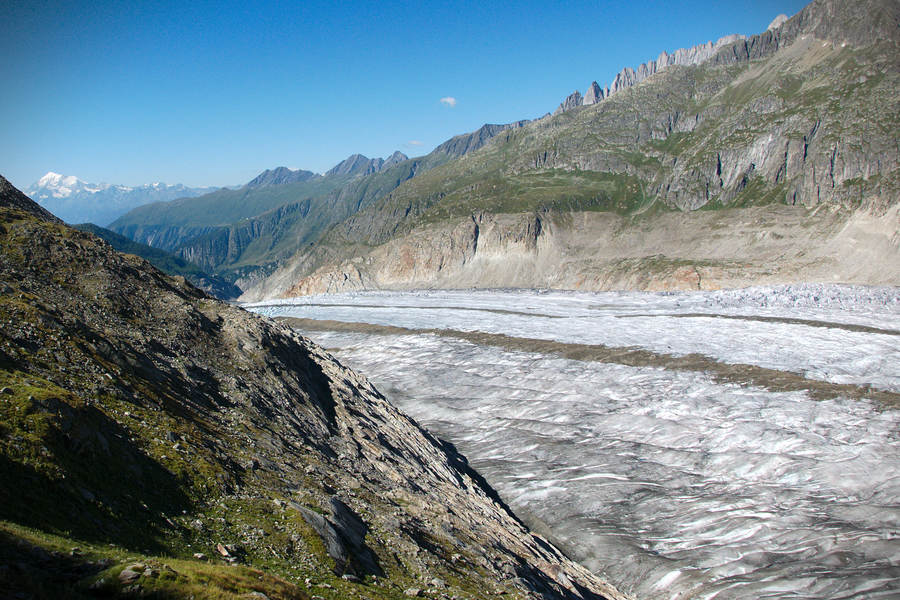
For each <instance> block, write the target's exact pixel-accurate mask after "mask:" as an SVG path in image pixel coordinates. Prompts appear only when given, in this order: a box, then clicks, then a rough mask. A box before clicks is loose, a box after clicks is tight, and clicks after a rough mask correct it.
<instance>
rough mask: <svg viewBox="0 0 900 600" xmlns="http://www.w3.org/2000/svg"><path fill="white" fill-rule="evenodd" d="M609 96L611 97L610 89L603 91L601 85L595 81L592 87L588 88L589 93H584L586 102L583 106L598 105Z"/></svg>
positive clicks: (584, 101)
mask: <svg viewBox="0 0 900 600" xmlns="http://www.w3.org/2000/svg"><path fill="white" fill-rule="evenodd" d="M608 95H609V90H608V89H607V90H603V89H602V88H601V87H600V86H599V85H597V82H596V81H594V82H593V83H591V85H590V87H588V89H587V91H586V92H585V93H584V100H583V102H582V104H584V105H589V104H597V103H598V102H600V101H601V100H603V99H604V98H606V97H607V96H608Z"/></svg>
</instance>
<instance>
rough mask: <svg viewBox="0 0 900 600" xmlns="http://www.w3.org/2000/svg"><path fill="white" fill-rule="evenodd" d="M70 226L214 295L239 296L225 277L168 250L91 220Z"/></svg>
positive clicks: (238, 292) (236, 289) (222, 296)
mask: <svg viewBox="0 0 900 600" xmlns="http://www.w3.org/2000/svg"><path fill="white" fill-rule="evenodd" d="M73 227H74V228H75V229H78V230H79V231H85V232H87V233H92V234H94V235H96V236H97V237H99V238H101V239H103V240H105V241H106V242H107V243H108V244H109V245H110V246H112V247H113V248H115V249H116V250H118V251H119V252H124V253H125V254H134V255H135V256H140V257H141V258H143V259H144V260H146V261H147V262H149V263H150V264H151V265H153V266H154V267H156V268H157V269H159V270H160V271H162V272H164V273H168V274H169V275H178V276H181V277H184V278H185V279H187V280H188V281H190V282H191V283H193V284H194V285H196V286H198V287H202V288H203V289H205V290H207V291H208V292H209V293H211V294H213V295H214V296H216V297H219V298H222V299H225V300H230V299H232V298H237V297H238V296H240V293H241V291H240V289H239V288H237V287H235V286H234V285H232V284H231V283H229V282H228V281H225V280H224V279H221V278H219V277H216V276H214V275H210V274H209V273H207V272H206V271H204V270H203V269H201V268H200V267H198V266H197V265H195V264H193V263H190V262H188V261H186V260H184V259H182V258H179V257H177V256H175V255H173V254H170V253H169V252H166V251H165V250H160V249H159V248H153V247H151V246H148V245H146V244H141V243H140V242H135V241H132V240H130V239H128V238H127V237H125V236H124V235H119V234H118V233H116V232H115V231H110V230H109V229H105V228H103V227H98V226H97V225H94V224H93V223H82V224H80V225H73Z"/></svg>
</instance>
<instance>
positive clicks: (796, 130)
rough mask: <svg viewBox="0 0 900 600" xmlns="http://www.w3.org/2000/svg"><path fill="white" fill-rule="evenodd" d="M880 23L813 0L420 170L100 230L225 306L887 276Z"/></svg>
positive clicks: (870, 4) (896, 178)
mask: <svg viewBox="0 0 900 600" xmlns="http://www.w3.org/2000/svg"><path fill="white" fill-rule="evenodd" d="M898 13H900V9H898V6H897V4H896V3H895V2H890V1H887V0H864V2H862V3H861V4H859V6H858V7H856V8H850V7H848V6H846V5H844V4H841V3H837V2H834V1H831V0H815V1H814V2H812V3H810V4H809V5H808V6H806V7H805V8H804V9H803V10H802V11H800V12H799V13H798V14H796V15H794V16H793V17H790V18H788V17H786V16H784V15H781V16H779V17H777V18H776V19H775V20H773V22H772V23H771V25H770V26H769V28H768V29H767V30H766V31H764V32H761V33H759V34H756V35H751V36H741V35H732V36H726V37H724V38H721V39H719V40H717V41H716V42H707V43H704V44H700V45H698V46H695V47H692V48H686V49H679V50H674V51H671V52H669V51H664V52H662V53H661V54H660V55H659V56H658V57H657V58H656V59H654V60H650V61H647V62H645V63H643V64H641V65H639V66H637V67H636V68H630V67H629V68H625V69H623V70H622V71H620V72H619V73H618V74H617V75H616V76H615V78H614V79H613V80H612V82H611V83H610V85H609V86H607V87H603V88H601V87H600V85H599V84H596V82H594V83H593V84H591V86H589V88H588V90H587V91H586V93H585V94H584V95H582V94H581V93H580V92H575V93H573V94H572V95H570V96H569V97H568V98H566V99H565V100H564V101H563V102H562V103H561V105H560V107H559V108H558V109H557V110H556V111H555V112H554V113H553V114H550V113H548V114H547V115H545V116H544V117H542V118H540V119H536V120H533V121H528V120H523V121H519V122H516V123H510V124H500V125H485V126H484V127H482V128H481V129H479V130H477V131H475V132H472V133H469V134H464V135H461V136H457V137H455V138H453V139H451V140H448V141H447V142H445V143H444V144H441V145H440V146H438V147H437V148H436V149H435V150H434V151H433V152H432V153H430V154H428V155H426V156H423V157H418V158H411V159H407V158H406V157H405V156H402V155H398V154H397V153H395V154H394V155H393V156H392V157H390V158H389V159H387V160H385V159H368V158H366V157H362V156H359V155H354V156H351V157H349V158H348V159H347V160H345V161H343V162H341V163H340V164H339V165H337V166H336V167H335V168H334V169H331V170H330V171H328V172H327V173H325V174H324V175H322V176H315V177H313V176H308V175H307V174H305V173H304V174H302V175H301V177H302V178H303V179H302V181H294V180H290V179H289V178H288V179H284V178H282V179H278V177H275V176H270V177H272V178H273V179H272V180H273V182H276V180H277V183H275V184H274V185H268V186H257V187H254V186H245V187H244V188H241V189H240V190H222V191H219V192H215V193H213V194H208V195H205V196H202V197H200V198H195V199H181V200H178V201H175V202H169V203H158V204H155V205H151V206H146V207H142V208H138V209H136V210H134V211H132V212H130V213H128V214H126V215H123V216H122V217H121V218H119V219H118V220H117V221H116V222H114V223H113V224H111V226H110V228H111V229H113V230H114V231H116V232H118V233H120V234H122V235H125V236H127V237H130V238H132V239H135V240H137V241H140V242H143V243H147V244H149V245H151V246H155V247H159V248H162V249H165V250H167V251H170V252H173V253H175V254H177V255H179V256H181V257H182V258H184V259H186V260H189V261H191V262H194V263H196V264H198V265H200V266H201V267H203V268H204V269H206V270H209V271H211V272H215V273H216V274H218V275H221V276H223V277H225V278H226V279H228V280H229V281H233V282H235V283H236V284H237V285H238V286H239V287H240V288H241V289H243V290H244V296H243V299H245V300H253V299H261V298H264V297H270V296H277V295H282V294H288V295H291V294H307V293H315V292H326V291H340V290H348V289H379V288H410V287H467V286H487V287H497V286H500V287H503V286H513V287H556V288H576V289H623V288H625V289H698V288H700V289H709V288H717V287H735V286H744V285H749V284H753V283H776V282H787V281H831V282H834V281H841V282H851V283H890V284H894V283H897V282H898V281H900V266H898V265H900V261H898V260H897V240H898V237H900V236H898V234H897V226H896V215H897V210H898V209H897V198H898V190H900V174H898V163H900V151H898V148H897V146H896V131H898V130H900V123H898V115H900V105H898V99H897V94H896V90H897V89H898V88H900V81H898V71H900V66H898V60H897V57H898V56H900V52H898V22H900V16H898ZM301 173H302V172H301ZM263 175H265V174H263ZM282 175H284V173H283V172H282ZM261 177H263V176H261ZM263 179H266V178H265V177H263ZM281 181H284V183H281Z"/></svg>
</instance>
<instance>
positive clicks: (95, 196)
mask: <svg viewBox="0 0 900 600" xmlns="http://www.w3.org/2000/svg"><path fill="white" fill-rule="evenodd" d="M214 189H215V188H189V187H186V186H184V185H181V184H180V183H179V184H175V185H168V184H165V183H150V184H147V185H142V186H138V187H128V186H124V185H113V184H109V183H87V182H85V181H82V180H80V179H78V178H77V177H75V176H74V175H60V174H59V173H54V172H52V171H51V172H49V173H47V174H46V175H44V176H43V177H41V178H40V179H39V180H38V181H37V182H36V183H34V184H33V185H32V186H31V187H29V188H28V189H27V190H26V193H27V194H28V195H29V196H30V197H31V198H33V199H34V200H35V201H36V202H37V203H38V204H40V205H41V206H43V207H44V208H46V209H47V210H49V211H50V212H52V213H53V214H54V215H56V216H58V217H59V218H60V219H62V220H63V221H65V222H66V223H96V224H98V225H106V224H108V223H111V222H112V221H114V220H115V219H116V218H117V217H119V216H121V215H124V214H125V213H127V212H128V211H129V210H131V209H133V208H136V207H138V206H141V205H144V204H149V203H150V202H161V201H165V200H174V199H175V198H191V197H194V196H199V195H201V194H206V193H208V192H211V191H213V190H214Z"/></svg>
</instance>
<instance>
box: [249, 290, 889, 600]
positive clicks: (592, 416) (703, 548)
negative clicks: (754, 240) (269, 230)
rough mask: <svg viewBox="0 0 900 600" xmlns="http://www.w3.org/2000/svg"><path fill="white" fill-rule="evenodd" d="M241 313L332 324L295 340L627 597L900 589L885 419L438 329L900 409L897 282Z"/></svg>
mask: <svg viewBox="0 0 900 600" xmlns="http://www.w3.org/2000/svg"><path fill="white" fill-rule="evenodd" d="M249 308H251V309H252V310H254V311H257V312H260V313H262V314H267V315H269V316H293V317H299V318H304V319H317V320H329V321H331V322H341V323H343V324H345V326H344V327H341V328H338V327H334V326H331V325H328V324H325V325H323V326H321V327H310V328H309V329H307V330H303V329H302V328H301V331H303V333H304V334H306V335H308V336H309V337H311V338H312V339H314V340H315V341H317V342H319V343H320V344H322V345H324V346H325V347H326V348H329V349H331V350H332V352H334V353H335V355H336V356H337V357H338V358H339V360H341V361H342V362H344V363H346V364H348V365H349V366H351V367H353V368H355V369H357V370H359V371H360V372H362V373H364V374H365V375H367V376H368V377H369V378H370V379H371V380H372V381H373V383H374V384H375V385H376V387H378V389H379V390H381V391H382V392H383V393H384V394H385V395H386V396H387V397H388V398H389V399H390V400H391V401H392V402H394V403H395V404H396V405H397V406H399V407H400V408H401V409H403V410H404V411H406V412H407V413H409V414H410V415H412V416H413V417H414V418H416V419H417V420H418V421H419V422H421V423H422V424H423V425H425V426H426V427H428V428H429V429H431V430H432V431H434V432H435V433H436V434H437V435H439V436H440V437H442V438H445V439H447V440H449V441H451V442H453V443H454V444H455V445H456V446H457V447H458V448H459V449H460V450H461V451H463V452H464V453H465V454H466V455H467V456H468V457H469V459H470V461H471V463H472V464H473V466H474V467H475V468H476V469H478V470H479V471H480V472H481V473H482V474H483V475H484V476H485V477H486V479H487V480H488V481H489V482H490V483H491V485H493V486H494V487H495V488H496V489H497V490H498V492H499V493H500V495H501V497H502V498H503V499H504V500H505V501H506V502H507V503H508V504H509V505H510V506H511V507H512V508H513V510H515V512H516V513H517V514H518V515H519V516H520V517H522V518H523V519H524V520H525V521H526V522H527V523H528V524H529V525H530V526H531V527H532V528H534V529H536V530H537V531H538V532H540V533H543V534H545V535H547V536H548V537H550V538H551V539H553V540H554V541H555V542H557V543H559V544H560V545H561V546H562V547H563V548H565V549H566V550H567V551H568V552H569V553H570V554H571V555H572V556H573V557H575V558H576V559H578V560H580V561H581V562H582V563H583V564H585V565H586V566H588V567H589V568H591V569H593V570H595V571H597V572H598V573H601V574H603V575H604V576H606V577H607V578H609V579H610V581H612V582H613V583H614V584H616V585H617V586H618V587H620V589H623V590H624V591H627V592H629V593H632V594H634V595H635V596H636V597H641V598H653V599H656V598H659V599H663V598H665V599H674V598H822V597H829V598H877V597H896V595H897V594H898V593H900V583H898V582H900V439H898V424H900V410H898V406H900V405H898V404H893V405H891V404H888V405H886V404H884V403H883V402H881V401H876V400H874V399H870V398H866V397H862V398H853V399H851V398H846V397H841V396H840V395H836V396H834V397H831V398H828V399H825V400H822V399H815V398H813V397H812V396H811V395H810V394H808V393H806V392H805V391H802V390H799V391H790V392H785V391H777V390H776V391H773V389H767V388H766V387H761V386H756V385H751V384H748V383H740V382H738V383H735V382H722V381H720V380H717V379H716V378H714V377H712V376H710V375H709V374H708V373H706V372H704V371H702V370H687V369H672V368H665V367H664V366H629V365H626V364H617V363H615V362H614V361H611V362H601V361H593V360H572V359H569V358H562V357H560V356H557V355H555V354H553V353H547V352H542V351H523V350H521V349H518V350H510V349H507V348H503V347H500V346H496V345H486V344H480V343H476V342H473V341H471V340H469V339H466V338H465V337H462V338H461V337H458V336H457V337H454V336H450V335H447V332H451V331H463V332H465V331H482V332H488V333H501V334H504V335H507V336H514V337H517V338H527V339H529V340H541V339H546V340H554V341H556V342H561V343H566V344H583V343H590V344H605V345H608V346H611V347H623V348H628V347H640V348H645V349H648V350H652V351H654V352H660V353H665V354H679V353H681V354H689V353H695V354H700V355H703V356H706V357H708V358H709V360H710V361H722V362H731V363H741V364H750V365H760V366H765V367H767V368H773V369H778V370H783V371H785V372H791V373H797V374H800V375H802V376H803V377H806V378H809V380H810V381H813V380H815V381H828V382H834V383H844V382H852V383H853V384H854V385H859V386H863V387H864V389H867V387H870V388H871V389H872V390H883V391H886V392H887V393H888V395H889V396H888V397H898V396H897V394H896V392H897V390H898V389H900V372H898V369H900V368H898V366H897V365H900V360H898V359H900V354H898V353H900V294H898V290H896V289H895V288H859V287H857V288H854V287H849V286H779V287H768V288H752V289H748V290H736V291H726V292H695V293H667V294H650V293H632V292H622V293H597V294H585V293H575V292H555V291H554V292H548V291H521V290H506V291H504V290H499V291H496V290H495V291H469V290H462V291H420V292H367V293H356V294H341V295H332V296H316V297H305V298H296V299H287V300H283V301H273V302H266V303H257V304H254V305H251V306H249ZM360 323H368V324H373V325H376V326H381V325H389V326H394V327H404V328H407V329H408V330H409V331H407V332H391V331H389V330H385V331H379V330H378V329H377V328H374V329H372V328H365V327H362V326H356V325H353V324H360Z"/></svg>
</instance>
